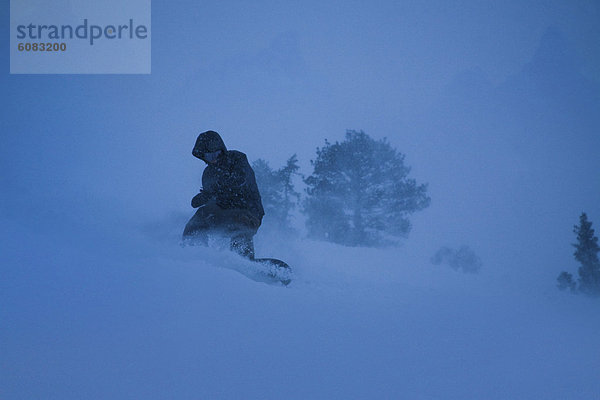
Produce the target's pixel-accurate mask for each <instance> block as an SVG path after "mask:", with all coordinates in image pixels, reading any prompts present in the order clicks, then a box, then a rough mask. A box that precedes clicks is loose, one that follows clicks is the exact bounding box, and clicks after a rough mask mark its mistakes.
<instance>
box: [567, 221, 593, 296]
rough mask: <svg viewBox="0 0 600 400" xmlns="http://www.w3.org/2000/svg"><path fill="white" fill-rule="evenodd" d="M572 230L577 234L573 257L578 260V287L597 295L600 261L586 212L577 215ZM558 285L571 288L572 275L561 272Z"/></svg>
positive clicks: (572, 285)
mask: <svg viewBox="0 0 600 400" xmlns="http://www.w3.org/2000/svg"><path fill="white" fill-rule="evenodd" d="M573 232H574V233H575V234H576V235H577V243H575V244H573V246H574V247H575V253H573V255H574V256H575V259H576V260H577V261H578V262H579V264H580V266H579V269H578V273H579V288H578V290H579V291H580V292H582V293H585V294H588V295H592V296H599V295H600V261H599V260H598V252H599V251H600V247H599V246H598V238H597V237H596V236H595V235H594V229H592V222H591V221H588V217H587V214H586V213H582V214H581V216H580V217H579V225H575V228H574V229H573ZM557 279H558V287H559V288H561V289H565V288H567V287H569V288H571V289H573V288H574V287H575V283H574V281H573V279H572V275H571V274H569V273H568V272H562V273H561V274H560V275H559V276H558V278H557Z"/></svg>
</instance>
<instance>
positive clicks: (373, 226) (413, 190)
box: [304, 131, 430, 246]
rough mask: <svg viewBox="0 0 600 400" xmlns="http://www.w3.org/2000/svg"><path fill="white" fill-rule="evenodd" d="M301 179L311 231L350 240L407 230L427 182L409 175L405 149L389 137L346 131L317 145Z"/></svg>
mask: <svg viewBox="0 0 600 400" xmlns="http://www.w3.org/2000/svg"><path fill="white" fill-rule="evenodd" d="M311 163H312V165H313V168H314V170H313V173H312V175H310V176H309V177H308V178H306V179H305V180H304V181H305V183H306V184H307V186H308V188H307V189H306V192H307V195H308V196H307V199H306V201H305V203H304V213H305V214H306V216H307V228H308V231H309V235H310V236H312V237H315V238H320V239H325V240H329V241H332V242H336V243H341V244H345V245H350V246H376V245H385V244H390V243H394V242H395V241H396V239H397V238H399V237H404V236H406V235H407V234H408V232H409V231H410V222H409V220H408V215H409V214H410V213H412V212H415V211H417V210H421V209H423V208H426V207H427V206H428V205H429V202H430V199H429V197H428V196H427V195H426V192H427V186H426V185H417V183H416V181H415V180H414V179H409V178H408V174H409V172H410V168H409V167H407V166H406V165H404V155H403V154H401V153H399V152H398V151H396V149H394V148H393V147H392V146H391V145H390V144H389V143H388V142H387V140H385V139H383V140H374V139H372V138H371V137H370V136H368V135H367V134H366V133H364V132H363V131H347V132H346V138H345V140H344V141H343V142H341V143H339V142H336V143H334V144H331V143H330V142H328V141H327V140H326V141H325V146H324V147H323V148H317V157H316V159H315V160H313V161H311Z"/></svg>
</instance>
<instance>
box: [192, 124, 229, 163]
mask: <svg viewBox="0 0 600 400" xmlns="http://www.w3.org/2000/svg"><path fill="white" fill-rule="evenodd" d="M217 150H222V151H223V152H225V151H227V147H225V143H224V142H223V139H221V136H219V134H218V133H217V132H215V131H206V132H203V133H201V134H200V135H198V139H196V144H195V145H194V149H193V150H192V154H193V155H194V157H197V158H199V159H201V160H202V155H203V154H204V153H212V152H214V151H217Z"/></svg>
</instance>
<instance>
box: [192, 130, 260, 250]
mask: <svg viewBox="0 0 600 400" xmlns="http://www.w3.org/2000/svg"><path fill="white" fill-rule="evenodd" d="M192 154H193V155H194V156H195V157H197V158H199V159H201V160H202V161H204V162H205V163H206V164H207V166H206V169H205V170H204V173H203V174H202V189H201V190H200V193H198V194H197V195H195V196H194V198H193V199H192V207H194V208H197V209H198V210H197V211H196V213H195V214H194V216H193V217H192V218H191V219H190V220H189V222H188V223H187V224H186V226H185V229H184V231H183V239H184V241H185V242H199V243H202V244H207V243H208V234H209V233H212V232H217V233H220V234H224V235H226V236H228V237H230V238H231V249H232V250H235V251H237V252H238V253H240V254H241V255H243V256H245V257H248V258H250V259H254V242H253V237H254V235H255V234H256V232H257V230H258V228H259V227H260V224H261V223H262V218H263V216H264V215H265V211H264V209H263V206H262V201H261V198H260V193H259V191H258V186H257V185H256V179H255V177H254V171H253V170H252V167H251V166H250V164H249V163H248V159H247V158H246V155H245V154H244V153H242V152H239V151H236V150H227V147H225V143H224V142H223V139H221V136H219V134H218V133H217V132H214V131H207V132H204V133H201V134H200V135H199V136H198V139H197V140H196V144H195V146H194V149H193V150H192Z"/></svg>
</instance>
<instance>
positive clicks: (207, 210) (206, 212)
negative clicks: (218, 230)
mask: <svg viewBox="0 0 600 400" xmlns="http://www.w3.org/2000/svg"><path fill="white" fill-rule="evenodd" d="M220 211H221V209H220V208H219V207H218V206H217V205H216V204H213V203H208V204H206V205H204V206H202V207H200V208H198V210H196V213H195V214H194V215H193V216H192V218H190V220H189V221H188V223H187V224H186V225H185V228H184V230H183V240H184V242H187V243H191V242H194V243H200V244H204V245H207V244H208V233H209V232H210V231H212V230H214V229H215V227H216V219H217V218H216V216H217V215H218V213H219V212H220Z"/></svg>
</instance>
